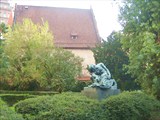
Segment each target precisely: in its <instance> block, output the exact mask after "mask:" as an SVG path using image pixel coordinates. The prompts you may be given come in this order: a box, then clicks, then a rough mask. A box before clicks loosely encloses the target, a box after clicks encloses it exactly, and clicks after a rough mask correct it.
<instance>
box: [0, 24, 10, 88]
mask: <svg viewBox="0 0 160 120" xmlns="http://www.w3.org/2000/svg"><path fill="white" fill-rule="evenodd" d="M7 30H8V27H7V26H6V25H5V24H4V23H1V24H0V86H2V84H3V86H2V87H3V88H4V87H5V88H7V87H8V85H7V83H6V81H5V80H4V77H5V72H6V69H7V67H8V62H7V56H6V55H5V53H4V45H5V44H4V38H3V36H2V35H3V34H5V33H7ZM2 38H3V39H2Z"/></svg>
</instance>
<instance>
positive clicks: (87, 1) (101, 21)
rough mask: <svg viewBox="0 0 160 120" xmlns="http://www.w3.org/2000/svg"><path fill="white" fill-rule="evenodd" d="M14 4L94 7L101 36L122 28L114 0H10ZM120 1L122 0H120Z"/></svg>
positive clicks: (105, 36) (104, 37)
mask: <svg viewBox="0 0 160 120" xmlns="http://www.w3.org/2000/svg"><path fill="white" fill-rule="evenodd" d="M10 2H11V3H12V5H14V4H15V3H17V4H19V5H35V6H53V7H67V8H81V9H90V8H92V9H93V12H94V15H95V19H96V22H97V27H98V31H99V34H100V36H101V37H102V38H103V39H106V38H107V36H109V35H110V33H111V32H112V31H118V30H120V29H121V26H120V24H119V23H118V13H119V9H118V4H116V3H117V2H115V1H114V0H10ZM119 2H120V0H119Z"/></svg>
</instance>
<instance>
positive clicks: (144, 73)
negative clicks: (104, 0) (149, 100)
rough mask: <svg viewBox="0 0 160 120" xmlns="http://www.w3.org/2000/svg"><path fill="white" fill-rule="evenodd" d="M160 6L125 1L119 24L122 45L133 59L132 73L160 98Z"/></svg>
mask: <svg viewBox="0 0 160 120" xmlns="http://www.w3.org/2000/svg"><path fill="white" fill-rule="evenodd" d="M159 7H160V2H159V0H134V1H133V0H125V1H124V3H123V6H122V7H121V9H120V16H119V18H120V19H119V20H120V23H121V25H122V26H123V27H124V29H123V37H122V44H123V47H124V48H125V49H126V51H127V52H128V55H129V61H130V62H129V65H127V66H126V68H127V69H129V71H128V72H129V73H130V74H132V75H133V76H135V77H136V78H137V82H138V83H140V85H141V86H142V88H143V89H144V90H145V91H146V92H147V93H150V94H153V95H155V96H156V97H157V98H160V74H159V73H160V16H159V15H160V9H159Z"/></svg>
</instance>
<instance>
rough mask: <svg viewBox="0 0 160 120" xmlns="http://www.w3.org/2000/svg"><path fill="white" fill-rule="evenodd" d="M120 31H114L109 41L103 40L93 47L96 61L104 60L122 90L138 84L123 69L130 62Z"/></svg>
mask: <svg viewBox="0 0 160 120" xmlns="http://www.w3.org/2000/svg"><path fill="white" fill-rule="evenodd" d="M120 36H121V33H120V32H112V33H111V34H110V36H108V38H107V41H103V42H102V43H101V44H100V45H99V46H97V47H96V48H95V49H93V53H94V57H95V60H96V63H99V62H103V63H104V64H105V65H106V66H107V67H108V69H109V70H110V72H111V74H112V78H114V79H115V80H116V81H117V82H118V86H119V87H120V89H121V90H131V89H132V90H133V89H137V88H138V86H137V85H136V84H135V82H134V80H133V78H131V76H130V75H129V74H125V72H126V70H124V69H123V65H124V64H128V61H129V59H128V56H127V54H126V53H125V52H124V51H123V49H122V45H121V43H120V40H121V39H120V38H121V37H120Z"/></svg>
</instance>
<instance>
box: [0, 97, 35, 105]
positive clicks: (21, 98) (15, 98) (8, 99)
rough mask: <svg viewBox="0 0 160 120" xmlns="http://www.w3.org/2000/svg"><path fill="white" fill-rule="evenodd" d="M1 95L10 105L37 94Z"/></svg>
mask: <svg viewBox="0 0 160 120" xmlns="http://www.w3.org/2000/svg"><path fill="white" fill-rule="evenodd" d="M0 97H1V99H2V100H3V101H5V102H6V103H7V105H8V106H13V105H14V104H15V103H17V102H18V101H20V100H24V99H27V98H33V97H36V96H35V95H29V94H0Z"/></svg>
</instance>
